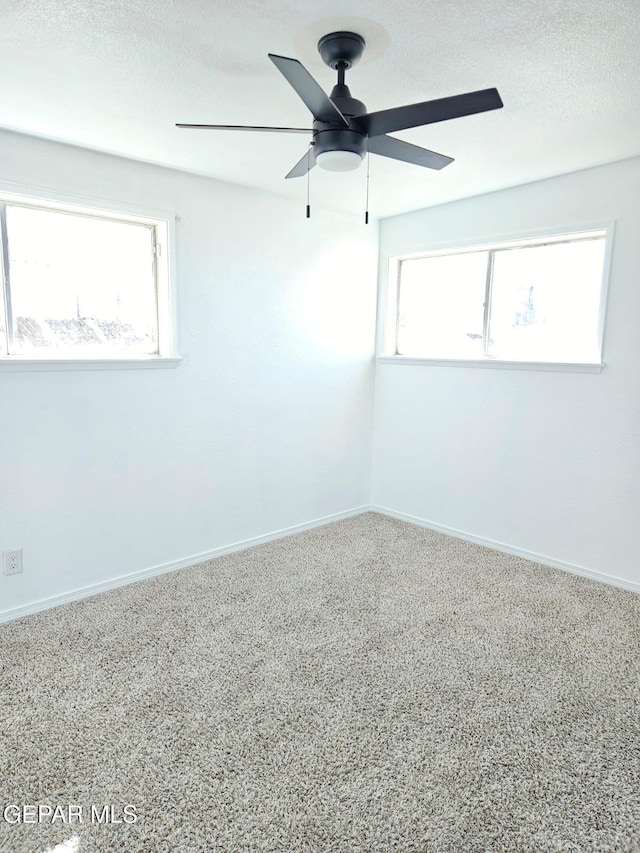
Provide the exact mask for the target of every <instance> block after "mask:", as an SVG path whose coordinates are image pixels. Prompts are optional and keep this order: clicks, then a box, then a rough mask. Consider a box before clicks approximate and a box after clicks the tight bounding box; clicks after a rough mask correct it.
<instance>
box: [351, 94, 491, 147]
mask: <svg viewBox="0 0 640 853" xmlns="http://www.w3.org/2000/svg"><path fill="white" fill-rule="evenodd" d="M502 106H503V103H502V99H501V97H500V95H499V94H498V90H497V89H481V90H480V91H478V92H467V94H465V95H453V96H452V97H450V98H439V99H438V100H435V101H423V102H422V103H420V104H410V105H408V106H406V107H396V108H395V109H390V110H381V111H380V112H377V113H368V115H364V116H358V119H357V121H358V124H360V125H362V127H363V128H364V130H366V131H367V133H368V134H369V136H381V135H382V134H384V133H393V132H394V131H396V130H406V129H407V128H409V127H419V126H420V125H423V124H434V123H435V122H437V121H447V120H448V119H451V118H460V117H461V116H468V115H473V114H474V113H483V112H486V111H487V110H499V109H500V107H502Z"/></svg>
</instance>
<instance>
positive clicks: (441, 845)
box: [0, 513, 640, 853]
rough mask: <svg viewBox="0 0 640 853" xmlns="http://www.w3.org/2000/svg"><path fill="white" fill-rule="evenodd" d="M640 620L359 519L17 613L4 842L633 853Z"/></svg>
mask: <svg viewBox="0 0 640 853" xmlns="http://www.w3.org/2000/svg"><path fill="white" fill-rule="evenodd" d="M639 617H640V596H638V595H635V594H634V593H631V592H626V591H624V590H620V589H616V588H613V587H609V586H605V585H602V584H599V583H596V582H593V581H590V580H587V579H585V578H581V577H576V576H573V575H570V574H566V573H563V572H560V571H556V570H553V569H549V568H545V567H543V566H540V565H537V564H535V563H531V562H528V561H526V560H524V559H519V558H516V557H511V556H508V555H505V554H502V553H498V552H496V551H492V550H489V549H487V548H482V547H479V546H477V545H473V544H470V543H467V542H463V541H459V540H456V539H452V538H449V537H447V536H443V535H441V534H438V533H434V532H431V531H428V530H424V529H422V528H418V527H415V526H413V525H410V524H407V523H405V522H401V521H397V520H395V519H391V518H387V517H384V516H381V515H377V514H373V513H367V514H365V515H361V516H358V517H356V518H352V519H348V520H345V521H340V522H338V523H335V524H331V525H328V526H326V527H321V528H317V529H315V530H311V531H308V532H305V533H301V534H298V535H295V536H291V537H288V538H285V539H281V540H279V541H274V542H270V543H267V544H264V545H260V546H258V547H255V548H252V549H251V550H248V551H244V552H241V553H236V554H232V555H229V556H225V557H221V558H218V559H217V560H214V561H210V562H208V563H203V564H201V565H198V566H195V567H192V568H189V569H184V570H182V571H178V572H174V573H172V574H167V575H163V576H160V577H156V578H152V579H149V580H146V581H143V582H140V583H136V584H132V585H130V586H127V587H123V588H121V589H118V590H115V591H111V592H108V593H105V594H102V595H99V596H95V597H93V598H89V599H85V600H83V601H79V602H75V603H72V604H66V605H63V606H61V607H58V608H56V609H55V610H50V611H47V612H43V613H40V614H38V615H35V616H31V617H27V618H24V619H21V620H19V621H16V622H14V623H11V624H8V625H5V626H3V627H1V628H0V661H1V667H2V678H1V682H0V709H1V710H0V714H1V720H2V728H1V731H0V779H1V782H0V805H1V807H2V809H4V819H3V818H2V815H0V850H2V851H3V853H43V851H50V850H51V851H54V850H55V851H56V853H114V851H125V853H164V851H166V853H175V851H178V853H209V851H225V853H236V851H243V852H244V851H256V853H264V851H274V853H276V851H277V853H293V851H309V853H325V851H326V853H330V851H335V852H336V853H342V851H344V853H356V851H359V852H360V853H388V852H389V851H416V853H417V851H421V852H422V851H424V853H430V852H431V851H433V853H476V851H478V853H480V851H482V853H487V852H488V851H507V852H508V853H512V852H514V851H523V852H524V851H536V852H537V851H545V853H546V851H599V852H600V853H604V851H611V853H631V851H640V802H639V791H640V690H639V671H640V665H639V658H640V656H639V654H638V652H639V650H640V635H639V625H640V618H639ZM24 805H29V806H38V805H39V806H41V807H44V808H43V809H42V808H41V815H40V818H41V820H40V822H31V821H32V819H34V815H35V820H36V821H37V813H35V812H34V811H33V809H26V810H25V809H23V808H22V807H23V806H24ZM5 806H9V808H8V809H5ZM69 806H71V807H72V809H71V810H70V809H69ZM104 806H109V807H110V808H108V809H107V810H106V811H105V810H104V809H103V807H104ZM14 807H17V808H14ZM56 807H59V808H58V810H57V812H56V811H55V809H56ZM47 808H48V809H50V810H51V814H48V813H47ZM134 818H135V821H134Z"/></svg>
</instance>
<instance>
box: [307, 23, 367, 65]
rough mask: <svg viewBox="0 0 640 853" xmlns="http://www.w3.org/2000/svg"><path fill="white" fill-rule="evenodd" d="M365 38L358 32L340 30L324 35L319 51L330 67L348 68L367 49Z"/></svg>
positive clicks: (357, 60)
mask: <svg viewBox="0 0 640 853" xmlns="http://www.w3.org/2000/svg"><path fill="white" fill-rule="evenodd" d="M365 44H366V43H365V40H364V39H363V38H362V36H360V35H358V33H350V32H346V31H344V30H340V31H338V32H335V33H328V34H327V35H326V36H322V38H321V39H320V41H319V42H318V52H319V54H320V56H321V57H322V61H323V62H324V63H325V65H328V66H329V68H333V69H334V71H335V70H337V69H343V70H346V69H348V68H353V66H354V65H356V63H357V62H359V60H360V57H361V56H362V54H363V52H364V49H365Z"/></svg>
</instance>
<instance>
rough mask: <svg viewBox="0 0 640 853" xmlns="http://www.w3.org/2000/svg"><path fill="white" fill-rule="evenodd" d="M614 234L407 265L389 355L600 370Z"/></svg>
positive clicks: (393, 312)
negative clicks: (608, 252) (609, 242)
mask: <svg viewBox="0 0 640 853" xmlns="http://www.w3.org/2000/svg"><path fill="white" fill-rule="evenodd" d="M605 245H606V232H605V231H597V232H596V231H594V232H587V233H580V234H576V235H562V236H559V237H553V238H546V239H545V238H541V239H540V240H539V241H537V242H536V241H534V240H528V241H526V242H525V243H522V244H520V245H518V244H516V243H512V244H504V243H503V244H498V245H495V246H486V247H484V246H483V247H479V248H478V249H477V250H471V251H463V252H458V253H447V254H442V255H428V256H425V257H414V258H405V259H400V260H399V274H398V281H397V287H398V289H397V293H396V296H397V299H396V300H395V304H392V305H389V306H388V311H389V314H388V317H389V322H388V324H387V329H388V330H389V334H392V335H393V341H392V342H388V343H387V347H388V349H387V351H389V349H391V351H392V352H393V353H394V354H397V355H402V356H413V357H417V358H441V359H477V360H483V359H492V358H493V359H501V360H504V361H549V362H552V361H556V362H576V363H579V362H585V363H589V362H592V363H593V362H599V361H600V357H601V356H600V335H599V330H600V328H601V317H600V313H601V303H602V301H603V300H602V298H601V293H602V287H603V270H604V260H605Z"/></svg>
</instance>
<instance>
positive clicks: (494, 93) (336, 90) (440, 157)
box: [176, 31, 503, 178]
mask: <svg viewBox="0 0 640 853" xmlns="http://www.w3.org/2000/svg"><path fill="white" fill-rule="evenodd" d="M364 48H365V41H364V39H363V38H362V36H360V35H358V34H357V33H351V32H343V31H341V32H335V33H329V34H328V35H326V36H323V37H322V38H321V39H320V41H319V42H318V51H319V53H320V56H321V57H322V59H323V61H324V62H325V64H326V65H328V66H329V67H330V68H333V69H334V70H336V71H337V72H338V82H337V84H336V85H335V86H334V87H333V90H332V92H331V95H330V96H327V95H326V94H325V92H324V90H323V89H322V88H321V87H320V86H319V85H318V83H316V81H315V80H314V79H313V77H312V76H311V74H309V72H308V71H307V69H306V68H305V67H304V65H302V63H300V62H298V60H297V59H289V58H288V57H286V56H277V55H276V54H273V53H270V54H268V56H269V59H270V60H271V61H272V62H273V64H274V65H275V66H276V68H277V69H278V70H279V71H280V72H281V73H282V74H283V75H284V77H285V78H286V79H287V81H288V82H289V83H290V84H291V86H293V88H294V89H295V90H296V92H297V93H298V95H299V96H300V98H302V100H303V101H304V103H305V105H306V106H307V107H308V109H309V111H310V112H311V115H312V116H313V127H312V128H302V127H255V126H248V125H228V124H177V125H176V127H183V128H192V129H196V130H253V131H265V132H270V133H306V134H312V138H311V141H310V146H309V149H308V151H307V152H306V153H305V154H304V156H303V157H301V159H300V160H299V161H298V162H297V163H296V165H295V166H294V167H293V169H291V171H290V172H289V173H288V174H287V175H286V177H287V178H299V177H302V176H303V175H306V174H307V172H308V171H309V170H310V169H312V168H313V167H314V166H315V165H316V164H317V165H318V166H321V167H322V168H324V169H328V170H330V171H332V172H346V171H350V170H352V169H356V168H357V167H358V166H359V165H360V163H361V162H362V159H363V158H364V155H365V154H366V153H367V152H368V151H369V152H371V153H372V154H380V155H381V156H382V157H391V158H392V159H394V160H402V161H404V162H406V163H414V164H415V165H416V166H425V167H426V168H427V169H442V168H444V166H448V165H449V163H452V162H453V158H452V157H446V156H445V155H444V154H437V153H436V152H435V151H429V150H428V149H426V148H420V147H419V146H417V145H412V144H410V143H408V142H403V141H402V140H400V139H395V138H394V137H392V136H387V134H388V133H395V132H396V131H398V130H406V129H407V128H410V127H419V126H421V125H425V124H433V123H435V122H438V121H447V120H448V119H452V118H460V117H461V116H466V115H473V114H474V113H482V112H486V111H488V110H497V109H500V107H502V106H503V104H502V99H501V98H500V95H499V94H498V90H497V89H481V90H479V91H477V92H468V93H467V94H464V95H453V96H452V97H449V98H439V99H437V100H434V101H422V102H421V103H418V104H410V105H408V106H405V107H395V108H393V109H389V110H380V111H379V112H374V113H368V112H367V108H366V107H365V105H364V104H363V103H362V101H359V100H357V99H356V98H353V97H351V92H350V91H349V87H348V86H347V85H346V84H345V82H344V75H345V71H347V70H348V69H349V68H352V67H353V66H354V65H355V64H356V63H357V62H358V60H359V59H360V57H361V56H362V53H363V51H364Z"/></svg>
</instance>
